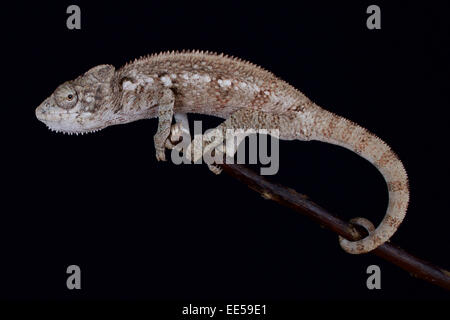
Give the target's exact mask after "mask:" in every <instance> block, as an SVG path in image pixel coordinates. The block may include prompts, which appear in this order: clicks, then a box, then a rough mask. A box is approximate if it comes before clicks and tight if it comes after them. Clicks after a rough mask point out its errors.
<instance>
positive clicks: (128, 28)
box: [0, 1, 450, 303]
mask: <svg viewBox="0 0 450 320" xmlns="http://www.w3.org/2000/svg"><path fill="white" fill-rule="evenodd" d="M374 3H375V4H378V5H379V6H380V7H381V13H382V29H381V30H368V29H367V28H366V19H367V17H368V15H367V14H366V8H367V6H368V5H370V4H372V2H366V1H361V2H358V3H356V2H355V3H350V2H348V3H345V4H344V3H341V2H339V3H337V2H323V1H301V2H299V3H295V4H294V3H293V2H282V1H276V2H273V3H271V4H269V3H263V2H248V3H243V2H242V1H225V2H219V1H217V2H215V1H211V2H208V3H191V2H186V1H184V2H180V3H177V2H170V3H169V2H154V1H146V2H145V4H144V3H132V2H129V1H127V2H120V3H117V4H113V3H107V2H104V3H100V2H99V3H96V4H92V3H90V2H87V1H86V2H85V1H73V2H72V1H71V2H67V1H60V2H57V3H53V4H51V3H47V4H46V3H42V2H39V3H35V4H16V5H9V6H7V7H4V8H3V11H2V13H3V15H2V16H3V18H2V24H4V26H3V28H2V29H3V31H5V34H4V36H3V41H4V44H5V47H3V49H2V50H3V51H4V54H6V57H5V59H4V64H3V66H2V68H3V80H4V81H5V83H6V84H7V85H8V87H7V89H3V90H2V91H3V95H2V99H3V100H2V101H3V103H2V105H3V106H2V108H3V110H2V129H1V130H2V131H3V134H2V140H3V148H2V161H3V162H4V164H3V166H2V168H3V170H2V171H3V172H2V185H3V188H4V189H3V191H2V203H3V205H2V210H1V218H0V219H1V223H0V230H1V232H0V241H1V243H2V254H1V265H0V298H1V299H13V300H19V299H31V300H36V299H38V300H47V299H51V300H73V299H75V300H78V299H83V300H108V299H115V300H123V299H127V300H135V299H138V300H152V301H181V302H182V303H184V302H186V303H189V302H195V301H222V302H233V301H256V302H258V301H264V302H274V301H304V300H336V299H339V300H342V299H344V300H347V299H358V300H373V299H376V300H378V299H448V297H449V296H448V292H446V291H445V290H443V289H440V288H438V287H435V286H433V285H431V284H429V283H427V282H424V281H422V280H419V279H415V278H413V277H411V276H410V275H409V274H408V273H406V272H404V271H403V270H401V269H399V268H397V267H395V266H393V265H391V264H389V263H387V262H385V261H383V260H381V259H380V258H378V257H375V256H373V255H371V254H367V255H360V256H353V255H349V254H346V253H345V252H344V251H342V250H341V249H340V247H339V245H338V241H337V237H336V235H335V234H333V233H331V232H329V231H326V230H324V229H321V228H319V227H318V225H316V224H314V223H312V222H311V221H309V220H308V219H307V218H306V217H303V216H300V215H299V214H297V213H295V212H293V211H290V210H288V209H286V208H282V207H280V206H279V205H277V204H276V203H273V202H270V201H267V200H264V199H263V198H261V197H260V196H259V195H258V194H257V193H255V192H253V191H251V190H249V189H247V187H246V186H245V185H242V184H241V183H239V182H237V181H235V180H234V179H232V178H230V177H228V176H226V175H220V176H214V175H213V174H212V173H210V172H209V170H208V169H207V168H206V166H198V165H181V166H176V165H174V164H172V163H170V162H167V163H158V162H157V161H156V159H155V154H154V149H153V142H152V141H153V139H152V136H153V134H154V132H155V130H156V125H157V121H156V120H145V121H139V122H134V123H131V124H127V125H123V126H115V127H110V128H107V129H105V130H103V131H101V132H99V133H97V134H91V135H87V136H86V135H85V136H67V135H62V134H55V133H53V132H50V131H49V130H47V129H46V127H45V126H44V125H43V124H42V123H40V122H39V121H37V120H36V118H35V116H34V109H35V108H36V107H37V106H38V105H39V104H40V103H41V102H42V101H43V100H44V99H45V98H46V97H47V96H49V95H50V94H51V93H52V91H53V90H54V89H55V88H56V87H57V86H58V85H59V84H60V83H62V82H64V81H66V80H69V79H73V78H75V77H77V76H78V75H80V74H81V73H83V72H85V71H86V70H87V69H89V68H91V67H93V66H95V65H97V64H103V63H109V64H113V65H115V66H116V67H120V66H121V65H123V64H124V63H126V62H128V61H129V60H132V59H134V58H137V57H140V56H143V55H146V54H149V53H154V52H160V51H165V50H173V49H174V50H182V49H203V50H211V51H216V52H224V53H227V54H229V55H234V56H238V57H240V58H243V59H246V60H250V61H252V62H254V63H256V64H259V65H261V66H263V67H264V68H266V69H268V70H270V71H272V72H274V73H275V74H276V75H278V76H279V77H281V78H283V79H284V80H286V81H288V82H289V83H291V84H292V85H294V86H295V87H297V88H299V89H300V90H302V91H303V92H304V93H305V94H306V95H307V96H308V97H310V98H311V99H312V100H313V101H315V102H316V103H317V104H319V105H321V106H323V107H324V108H326V109H328V110H330V111H333V112H335V113H338V114H340V115H342V116H345V117H347V118H349V119H351V120H353V121H355V122H357V123H359V124H360V125H362V126H364V127H366V128H367V129H369V130H371V131H372V132H374V133H375V134H377V135H378V136H379V137H381V138H382V139H383V140H385V141H386V142H388V143H389V144H390V145H391V147H392V148H393V149H394V150H395V151H396V152H397V153H398V154H399V156H400V158H401V159H402V160H403V162H404V164H405V167H406V169H407V172H408V174H409V177H410V185H411V202H410V208H409V211H408V214H407V217H406V220H405V222H404V223H403V224H402V226H401V227H400V229H399V231H398V232H397V233H396V234H395V236H394V237H393V241H394V242H395V243H396V244H398V245H400V246H402V247H403V248H404V249H406V250H408V251H410V252H412V253H414V254H416V255H418V256H420V257H422V258H424V259H426V260H429V261H432V262H434V263H436V264H438V265H440V266H442V267H444V268H447V269H448V268H449V267H450V261H449V254H448V253H449V249H450V246H449V237H448V228H449V222H450V218H449V215H448V208H446V206H445V204H446V203H447V199H448V194H447V192H448V185H447V184H448V181H449V169H448V167H447V163H448V160H447V156H446V152H447V150H446V149H447V146H448V140H447V137H448V135H447V130H448V118H447V109H448V107H449V90H448V83H449V67H448V60H449V45H448V41H449V23H448V12H449V11H448V6H446V5H444V4H443V3H444V2H442V3H439V2H435V3H429V2H428V1H427V2H426V3H425V2H416V3H413V2H409V1H408V2H406V1H405V2H397V1H396V4H393V1H391V2H390V3H388V2H379V1H378V2H374ZM70 4H78V5H79V6H80V7H81V14H82V21H81V24H82V26H81V30H68V29H67V28H66V19H67V17H68V15H67V14H66V8H67V6H68V5H70ZM3 88H5V87H4V86H3ZM194 118H196V119H199V118H200V119H203V120H204V127H207V126H213V125H215V124H217V123H219V122H218V120H217V119H213V120H211V119H209V118H206V117H198V116H197V117H194ZM271 179H272V180H273V181H277V182H280V183H282V184H284V185H286V186H289V187H292V188H295V189H296V190H297V191H299V192H302V193H305V194H307V195H309V196H310V197H311V198H312V199H313V200H314V201H315V202H317V203H319V204H320V205H322V206H323V207H325V208H327V209H329V210H330V211H332V212H335V213H336V214H338V215H340V216H342V217H343V218H345V219H350V218H352V217H356V216H364V217H367V218H369V219H370V220H372V221H374V222H375V223H378V222H379V221H380V220H381V218H382V216H383V215H384V212H385V209H386V206H387V191H386V186H385V183H384V180H383V178H382V176H381V174H379V173H378V171H377V170H376V169H375V168H374V167H373V166H372V165H371V164H370V163H368V162H367V161H365V160H363V159H361V158H359V157H358V156H357V155H355V154H353V153H351V152H350V151H348V150H345V149H342V148H340V147H336V146H332V145H326V144H322V143H319V142H309V143H305V142H299V141H282V142H281V143H280V170H279V173H278V174H277V175H276V176H274V177H271ZM71 264H76V265H79V266H80V267H81V270H82V289H81V290H80V291H76V290H74V291H69V290H67V288H66V277H67V274H66V268H67V266H69V265H71ZM371 264H376V265H379V266H380V268H381V272H382V289H381V290H372V291H370V290H368V289H367V288H366V279H367V277H368V275H367V274H366V268H367V266H369V265H371Z"/></svg>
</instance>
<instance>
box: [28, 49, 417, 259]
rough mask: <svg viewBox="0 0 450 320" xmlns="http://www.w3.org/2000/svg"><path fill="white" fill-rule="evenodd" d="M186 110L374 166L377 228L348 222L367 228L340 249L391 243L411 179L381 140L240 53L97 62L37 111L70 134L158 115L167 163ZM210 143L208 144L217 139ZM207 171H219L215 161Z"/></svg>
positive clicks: (160, 152) (158, 138)
mask: <svg viewBox="0 0 450 320" xmlns="http://www.w3.org/2000/svg"><path fill="white" fill-rule="evenodd" d="M188 113H199V114H204V115H210V116H215V117H219V118H222V119H224V121H223V122H222V123H221V124H220V125H219V126H218V127H217V128H216V130H219V131H220V132H224V131H225V130H227V129H248V128H252V129H255V130H258V129H265V128H271V129H277V130H278V134H279V136H278V137H277V138H279V139H283V140H301V141H322V142H325V143H331V144H334V145H338V146H341V147H344V148H346V149H349V150H351V151H353V152H355V153H356V154H358V155H359V156H361V157H362V158H364V159H366V160H368V161H369V162H370V163H372V164H373V165H374V166H375V167H376V168H377V169H378V170H379V171H380V173H381V174H382V175H383V177H384V179H385V181H386V184H387V189H388V192H389V203H388V207H387V210H386V213H385V216H384V218H383V219H382V221H381V223H380V224H379V225H378V226H377V227H376V228H375V227H374V226H373V224H372V223H371V222H370V221H368V220H367V219H364V218H355V219H352V220H350V221H351V222H352V223H353V224H359V225H361V226H362V227H364V228H365V229H366V230H367V231H368V235H367V236H366V237H364V238H362V239H359V240H356V241H351V240H347V239H344V238H342V237H339V243H340V246H341V247H342V248H343V249H344V250H345V251H346V252H348V253H350V254H361V253H366V252H370V251H372V250H374V249H376V248H377V247H378V246H380V245H382V244H383V243H384V242H386V241H388V240H389V239H390V238H391V236H392V235H393V234H394V233H395V232H396V231H397V229H398V227H399V225H400V224H401V223H402V221H403V219H404V217H405V215H406V211H407V208H408V203H409V186H408V176H407V173H406V170H405V167H404V166H403V164H402V162H401V160H400V159H399V157H398V156H397V155H396V154H395V153H394V151H393V150H392V149H391V148H390V147H389V146H388V145H387V144H386V143H385V142H384V141H383V140H381V139H380V138H378V137H377V136H376V135H375V134H373V133H371V132H370V131H368V130H367V129H365V128H363V127H361V126H359V125H357V124H356V123H354V122H352V121H350V120H348V119H346V118H344V117H341V116H338V115H336V114H334V113H333V112H330V111H327V110H325V109H323V108H321V107H320V106H318V105H317V104H315V103H314V102H312V101H311V100H310V99H309V98H307V97H306V96H305V95H304V94H303V93H302V92H300V91H299V90H298V89H296V88H294V87H293V86H291V85H290V84H288V83H287V82H285V81H284V80H282V79H280V78H278V77H277V76H275V75H274V74H273V73H271V72H269V71H267V70H266V69H264V68H262V67H259V66H257V65H255V64H253V63H251V62H248V61H245V60H242V59H239V58H236V57H231V56H227V55H224V54H217V53H213V52H208V51H198V50H197V51H181V52H175V51H171V52H162V53H158V54H152V55H148V56H145V57H142V58H139V59H135V60H134V61H131V62H129V63H127V64H125V65H124V66H122V67H121V68H119V69H117V70H116V69H115V67H114V66H113V65H109V64H104V65H98V66H96V67H93V68H91V69H90V70H88V71H87V72H85V73H84V74H82V75H81V76H79V77H77V78H76V79H74V80H71V81H67V82H64V83H62V84H61V85H60V86H58V87H57V88H56V89H55V91H54V92H53V93H52V94H51V95H50V96H49V97H48V98H47V99H45V100H44V101H43V102H42V103H41V104H40V105H39V106H38V107H37V108H36V111H35V114H36V117H37V119H38V120H40V121H41V122H43V123H44V124H45V125H47V127H48V128H49V129H51V130H52V131H56V132H63V133H67V134H84V133H88V132H95V131H98V130H101V129H103V128H106V127H108V126H112V125H118V124H125V123H129V122H132V121H136V120H140V119H150V118H158V128H157V130H156V133H155V135H154V137H153V138H154V139H153V140H154V147H155V150H156V158H157V160H160V161H163V160H165V151H166V149H172V148H174V146H176V145H177V144H179V143H180V136H181V134H182V133H183V132H184V133H185V132H186V131H189V123H188V121H187V120H188V118H187V114H188ZM174 120H175V121H174ZM205 141H206V142H203V143H204V144H205V145H206V146H208V145H209V144H212V143H213V142H212V141H211V139H209V140H208V139H205ZM215 143H217V141H216V142H215ZM219 143H220V141H219ZM210 169H211V170H212V171H213V172H215V173H220V170H217V167H215V166H214V165H210Z"/></svg>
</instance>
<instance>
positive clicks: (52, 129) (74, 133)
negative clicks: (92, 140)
mask: <svg viewBox="0 0 450 320" xmlns="http://www.w3.org/2000/svg"><path fill="white" fill-rule="evenodd" d="M47 128H48V129H49V130H50V131H52V132H55V133H63V134H67V135H69V136H71V135H79V134H80V135H84V134H88V133H95V132H98V131H100V130H102V129H103V128H99V129H92V130H84V131H68V130H63V129H55V128H52V127H50V126H49V125H47Z"/></svg>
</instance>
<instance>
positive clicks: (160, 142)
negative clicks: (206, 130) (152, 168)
mask: <svg viewBox="0 0 450 320" xmlns="http://www.w3.org/2000/svg"><path fill="white" fill-rule="evenodd" d="M174 103H175V95H174V93H173V91H172V90H170V89H165V90H164V91H163V95H162V97H161V100H160V102H159V106H158V130H157V131H156V134H155V135H154V137H153V140H154V143H155V150H156V159H157V160H158V161H165V160H166V155H165V144H166V140H167V138H168V137H169V135H170V128H171V124H172V117H173V106H174Z"/></svg>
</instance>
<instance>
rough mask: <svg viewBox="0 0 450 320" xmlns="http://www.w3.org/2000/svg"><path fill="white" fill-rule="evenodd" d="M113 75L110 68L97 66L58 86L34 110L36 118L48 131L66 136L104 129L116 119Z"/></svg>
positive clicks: (113, 70) (111, 67) (109, 66)
mask: <svg viewBox="0 0 450 320" xmlns="http://www.w3.org/2000/svg"><path fill="white" fill-rule="evenodd" d="M114 73H115V69H114V67H113V66H111V65H99V66H97V67H94V68H92V69H90V70H89V71H87V72H86V73H85V74H83V75H82V76H80V77H78V78H76V79H75V80H72V81H67V82H65V83H63V84H61V85H60V86H59V87H58V88H56V90H55V91H54V92H53V94H52V95H51V96H50V97H48V98H47V99H45V100H44V102H42V103H41V104H40V106H39V107H37V108H36V117H37V118H38V119H39V120H40V121H42V122H43V123H45V124H46V125H47V126H48V127H49V129H51V130H53V131H57V132H64V133H69V134H72V133H85V132H92V131H97V130H101V129H103V128H105V127H107V126H108V125H109V124H110V123H111V122H112V121H114V120H115V119H116V118H117V115H115V114H114V113H113V112H112V109H113V108H112V104H113V99H112V96H113V94H112V92H111V91H112V89H111V88H112V86H111V82H112V79H113V76H114Z"/></svg>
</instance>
